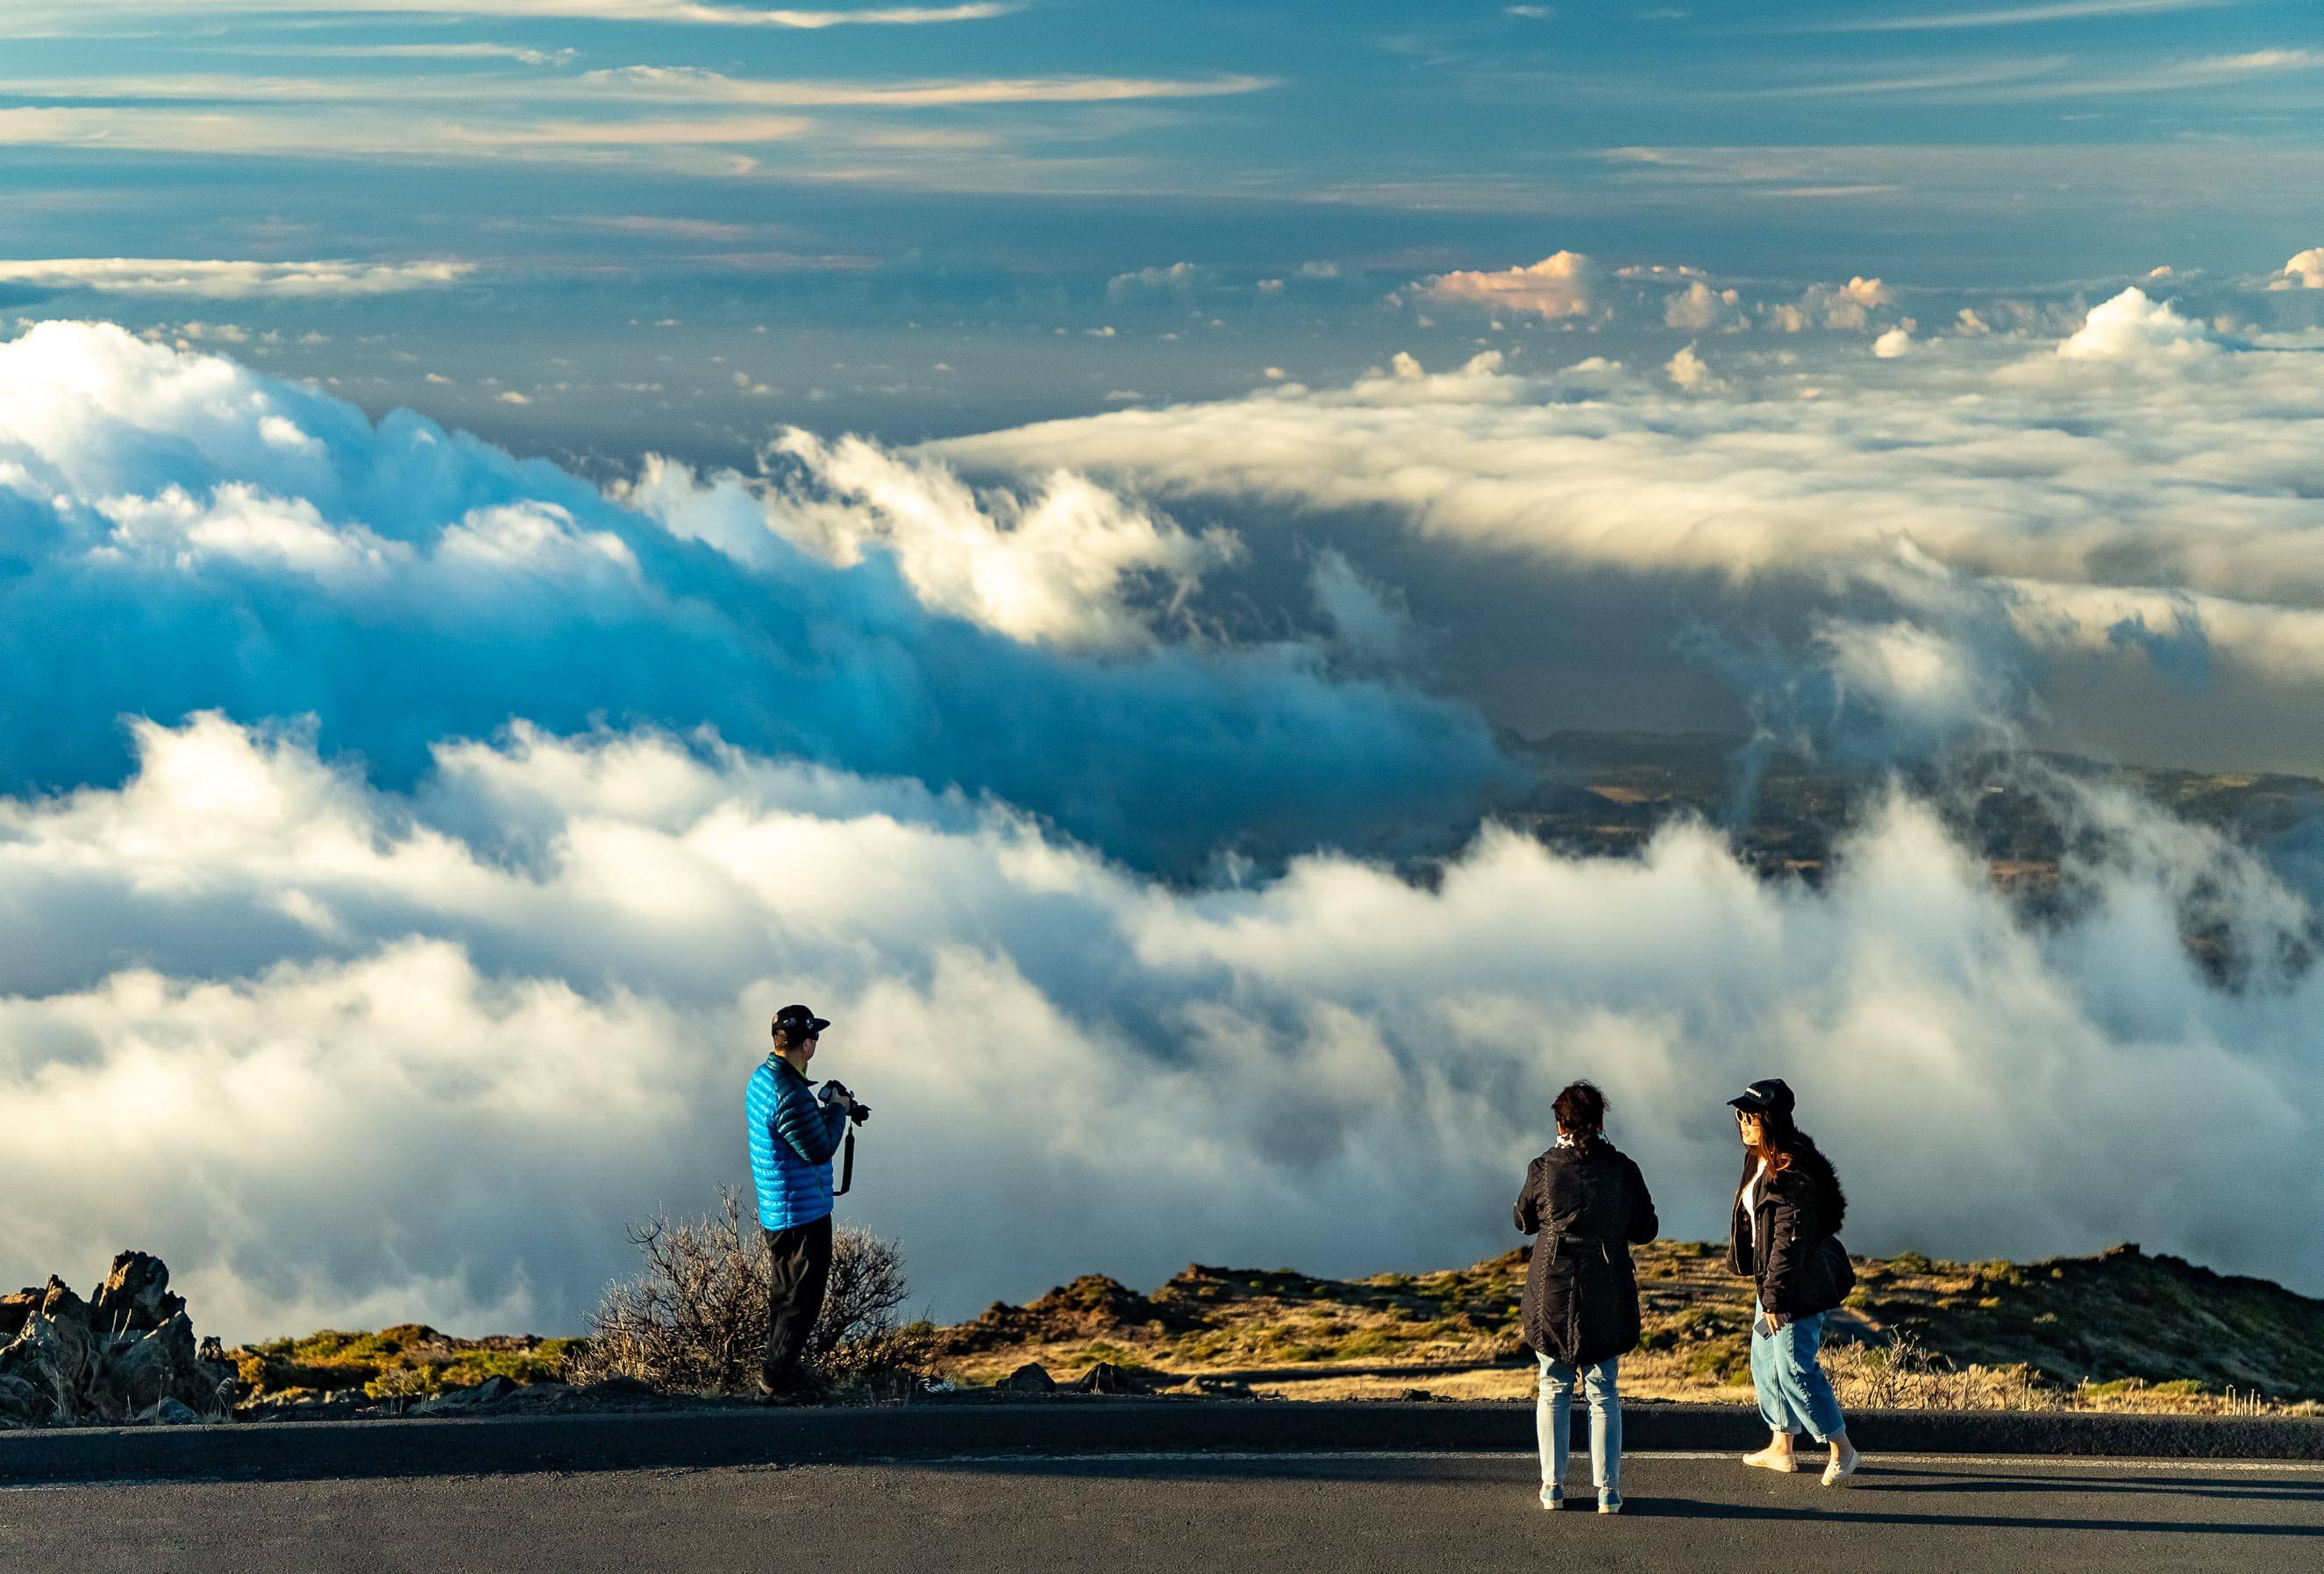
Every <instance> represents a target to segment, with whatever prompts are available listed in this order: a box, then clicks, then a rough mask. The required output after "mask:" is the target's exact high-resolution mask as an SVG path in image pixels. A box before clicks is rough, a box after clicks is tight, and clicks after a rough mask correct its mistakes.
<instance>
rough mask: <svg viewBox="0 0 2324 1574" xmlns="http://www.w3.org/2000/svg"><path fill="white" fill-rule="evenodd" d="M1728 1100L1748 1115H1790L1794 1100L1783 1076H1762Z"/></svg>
mask: <svg viewBox="0 0 2324 1574" xmlns="http://www.w3.org/2000/svg"><path fill="white" fill-rule="evenodd" d="M1727 1102H1728V1103H1729V1104H1730V1105H1732V1106H1733V1107H1734V1108H1736V1109H1740V1110H1742V1111H1743V1112H1744V1113H1745V1114H1746V1115H1789V1114H1790V1113H1791V1112H1792V1105H1793V1103H1794V1100H1793V1098H1792V1090H1791V1085H1790V1084H1789V1083H1787V1082H1784V1079H1783V1078H1781V1077H1762V1078H1760V1079H1759V1080H1758V1081H1757V1082H1753V1083H1752V1084H1751V1085H1750V1086H1748V1087H1747V1088H1745V1089H1744V1090H1743V1091H1742V1092H1741V1093H1739V1094H1738V1095H1737V1096H1736V1097H1734V1098H1732V1099H1729V1100H1727Z"/></svg>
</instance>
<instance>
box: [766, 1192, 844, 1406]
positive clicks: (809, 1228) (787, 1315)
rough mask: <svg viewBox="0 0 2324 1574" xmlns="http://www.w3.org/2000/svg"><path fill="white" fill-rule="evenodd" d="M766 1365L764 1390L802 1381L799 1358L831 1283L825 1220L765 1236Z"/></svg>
mask: <svg viewBox="0 0 2324 1574" xmlns="http://www.w3.org/2000/svg"><path fill="white" fill-rule="evenodd" d="M767 1259H768V1275H767V1362H766V1366H765V1367H764V1368H762V1369H763V1371H764V1373H765V1376H766V1379H767V1386H768V1387H770V1388H797V1387H799V1386H800V1385H803V1384H805V1383H806V1381H807V1373H806V1371H805V1369H804V1368H803V1367H801V1366H800V1364H799V1355H800V1353H801V1352H802V1351H804V1350H805V1349H806V1348H807V1335H808V1334H809V1333H811V1332H813V1331H814V1330H815V1320H816V1317H818V1316H819V1315H821V1313H822V1312H823V1293H824V1290H825V1287H826V1286H827V1285H829V1284H830V1283H831V1215H830V1214H828V1213H826V1214H825V1215H824V1216H823V1217H822V1218H820V1219H818V1220H816V1221H815V1222H814V1223H813V1224H794V1225H792V1226H791V1227H790V1228H789V1229H770V1230H769V1231H767Z"/></svg>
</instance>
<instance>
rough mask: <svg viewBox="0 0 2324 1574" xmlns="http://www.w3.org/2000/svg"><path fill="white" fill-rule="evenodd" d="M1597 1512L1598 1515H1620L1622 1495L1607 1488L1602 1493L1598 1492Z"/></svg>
mask: <svg viewBox="0 0 2324 1574" xmlns="http://www.w3.org/2000/svg"><path fill="white" fill-rule="evenodd" d="M1598 1512H1599V1513H1600V1514H1619V1513H1621V1512H1622V1495H1621V1494H1620V1493H1618V1492H1616V1491H1614V1490H1612V1489H1611V1488H1609V1489H1608V1490H1606V1491H1604V1492H1600V1494H1599V1495H1598Z"/></svg>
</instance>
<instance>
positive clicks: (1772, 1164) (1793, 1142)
mask: <svg viewBox="0 0 2324 1574" xmlns="http://www.w3.org/2000/svg"><path fill="white" fill-rule="evenodd" d="M1736 1113H1737V1114H1738V1115H1744V1114H1749V1115H1754V1116H1757V1118H1758V1121H1759V1140H1758V1141H1757V1142H1756V1143H1754V1144H1752V1145H1751V1146H1749V1147H1748V1148H1746V1149H1745V1150H1744V1151H1745V1152H1747V1153H1748V1154H1749V1155H1751V1156H1752V1157H1753V1158H1755V1159H1757V1160H1758V1161H1759V1162H1760V1163H1761V1164H1766V1166H1767V1173H1768V1174H1771V1175H1780V1174H1783V1173H1784V1171H1785V1170H1788V1169H1790V1168H1791V1167H1792V1160H1793V1157H1794V1155H1796V1154H1797V1153H1798V1152H1799V1150H1800V1145H1801V1144H1802V1143H1803V1142H1804V1141H1806V1140H1808V1138H1807V1136H1806V1134H1805V1133H1804V1132H1803V1131H1801V1130H1800V1128H1798V1127H1797V1126H1794V1124H1793V1123H1792V1118H1791V1117H1790V1116H1789V1115H1778V1114H1777V1113H1775V1111H1774V1110H1773V1109H1751V1110H1740V1109H1738V1110H1737V1111H1736ZM1745 1184H1747V1185H1748V1184H1749V1183H1748V1182H1746V1183H1745Z"/></svg>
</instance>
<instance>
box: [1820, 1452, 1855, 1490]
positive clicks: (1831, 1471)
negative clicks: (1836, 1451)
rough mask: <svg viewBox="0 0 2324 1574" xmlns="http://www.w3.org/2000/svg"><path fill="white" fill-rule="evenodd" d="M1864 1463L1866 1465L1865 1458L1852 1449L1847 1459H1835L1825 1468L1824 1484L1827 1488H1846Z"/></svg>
mask: <svg viewBox="0 0 2324 1574" xmlns="http://www.w3.org/2000/svg"><path fill="white" fill-rule="evenodd" d="M1862 1463H1864V1456H1863V1455H1862V1454H1859V1453H1858V1452H1857V1451H1856V1450H1854V1449H1853V1448H1850V1449H1849V1450H1848V1453H1847V1455H1846V1456H1845V1457H1843V1458H1841V1459H1834V1460H1832V1461H1831V1463H1830V1464H1828V1465H1826V1466H1825V1467H1824V1468H1823V1484H1824V1485H1825V1486H1827V1487H1845V1486H1846V1485H1848V1478H1849V1477H1850V1476H1853V1475H1855V1474H1856V1468H1857V1467H1858V1465H1861V1464H1862Z"/></svg>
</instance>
